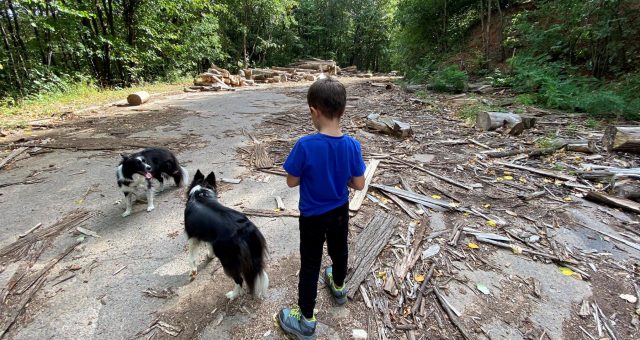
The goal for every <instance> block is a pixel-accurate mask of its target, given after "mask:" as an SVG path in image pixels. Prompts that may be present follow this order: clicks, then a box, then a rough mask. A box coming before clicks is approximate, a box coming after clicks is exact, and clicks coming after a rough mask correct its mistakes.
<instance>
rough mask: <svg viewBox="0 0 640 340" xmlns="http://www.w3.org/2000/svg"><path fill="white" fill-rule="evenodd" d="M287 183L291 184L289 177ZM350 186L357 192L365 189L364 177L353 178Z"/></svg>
mask: <svg viewBox="0 0 640 340" xmlns="http://www.w3.org/2000/svg"><path fill="white" fill-rule="evenodd" d="M298 180H299V179H298ZM287 183H289V178H288V177H287ZM348 185H349V188H353V189H356V190H362V189H364V176H358V177H351V180H350V181H349V183H348Z"/></svg>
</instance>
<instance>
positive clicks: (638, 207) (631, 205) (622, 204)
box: [585, 191, 640, 214]
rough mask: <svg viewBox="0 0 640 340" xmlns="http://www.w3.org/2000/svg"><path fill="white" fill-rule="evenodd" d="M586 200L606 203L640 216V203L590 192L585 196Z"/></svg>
mask: <svg viewBox="0 0 640 340" xmlns="http://www.w3.org/2000/svg"><path fill="white" fill-rule="evenodd" d="M585 198H586V199H588V200H591V201H595V202H598V203H604V204H607V205H611V206H614V207H617V208H622V209H624V210H628V211H632V212H634V213H636V214H640V203H638V202H635V201H632V200H628V199H626V198H621V197H613V196H609V195H607V194H603V193H599V192H595V191H589V192H588V193H587V195H586V196H585Z"/></svg>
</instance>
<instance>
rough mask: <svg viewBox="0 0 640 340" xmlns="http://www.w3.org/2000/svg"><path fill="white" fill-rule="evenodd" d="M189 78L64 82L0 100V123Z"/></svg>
mask: <svg viewBox="0 0 640 340" xmlns="http://www.w3.org/2000/svg"><path fill="white" fill-rule="evenodd" d="M190 82H191V78H181V79H178V80H175V81H171V82H162V83H161V82H159V83H154V84H140V85H137V86H135V87H130V88H124V89H122V88H112V89H103V88H100V87H98V86H97V85H95V84H92V83H90V82H75V83H66V84H64V85H63V86H57V87H55V88H52V89H50V90H48V91H41V92H40V93H38V94H34V95H31V96H29V97H28V98H26V99H24V100H22V101H20V102H16V101H13V100H11V99H5V101H4V102H0V127H1V128H16V127H18V128H19V127H25V126H26V125H27V123H28V122H29V121H32V120H38V119H45V118H52V117H57V116H60V115H62V114H64V113H68V112H73V111H76V110H79V109H82V108H85V107H90V106H94V105H102V104H106V103H109V102H113V101H118V100H123V99H126V97H127V95H129V94H130V93H133V92H136V91H147V92H149V93H150V94H153V93H162V92H170V91H178V90H181V89H182V88H183V87H184V86H185V85H186V84H188V83H190Z"/></svg>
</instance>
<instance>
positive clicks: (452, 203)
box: [449, 202, 468, 216]
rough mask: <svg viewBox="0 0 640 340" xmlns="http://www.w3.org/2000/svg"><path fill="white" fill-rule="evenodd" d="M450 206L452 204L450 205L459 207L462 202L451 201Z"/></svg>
mask: <svg viewBox="0 0 640 340" xmlns="http://www.w3.org/2000/svg"><path fill="white" fill-rule="evenodd" d="M449 206H450V207H453V208H457V207H459V206H460V203H456V202H451V203H449ZM467 216H468V215H467Z"/></svg>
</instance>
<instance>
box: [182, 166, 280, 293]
mask: <svg viewBox="0 0 640 340" xmlns="http://www.w3.org/2000/svg"><path fill="white" fill-rule="evenodd" d="M187 198H188V200H187V207H186V208H185V210H184V227H185V231H186V233H187V237H188V239H189V240H188V246H189V262H190V264H191V268H192V271H191V278H192V279H194V278H195V275H196V274H197V273H198V267H197V265H196V250H197V248H198V244H199V243H200V242H204V243H206V245H207V249H208V256H209V258H211V259H212V258H213V256H214V254H215V256H216V257H218V259H220V263H221V264H222V268H224V272H225V273H226V274H227V275H228V276H230V277H231V278H233V281H235V283H236V286H235V288H234V289H233V290H232V291H230V292H228V293H227V297H228V298H229V299H231V300H233V299H235V298H236V297H238V296H240V295H241V294H242V293H243V289H242V283H243V282H246V283H247V286H248V287H249V292H251V294H252V295H253V296H255V297H265V296H266V292H267V288H268V287H269V277H268V276H267V273H266V272H265V268H264V267H265V265H264V259H265V253H266V249H267V248H266V241H265V239H264V236H262V233H260V230H258V228H257V227H256V226H255V225H254V224H253V223H252V222H251V221H249V219H248V218H247V216H245V215H244V214H243V213H241V212H239V211H236V210H233V209H231V208H227V207H225V206H223V205H222V204H220V202H219V201H218V195H217V191H216V176H215V174H214V173H213V172H211V173H210V174H209V175H208V176H207V177H206V178H205V177H204V175H203V174H202V173H201V172H200V170H198V171H197V172H196V174H195V177H194V178H193V182H191V186H190V187H189V192H188V194H187Z"/></svg>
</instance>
